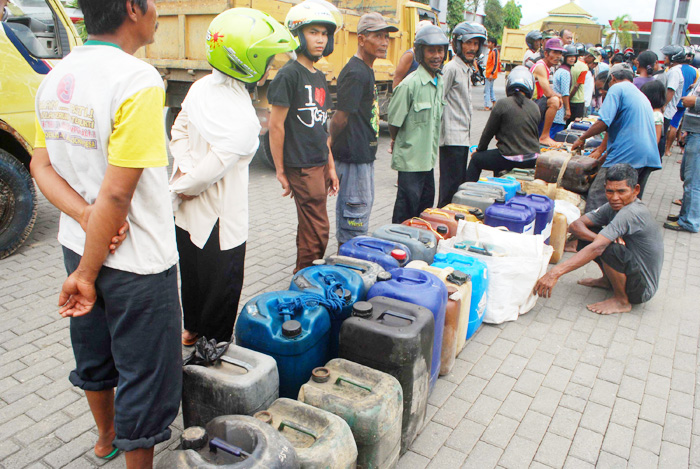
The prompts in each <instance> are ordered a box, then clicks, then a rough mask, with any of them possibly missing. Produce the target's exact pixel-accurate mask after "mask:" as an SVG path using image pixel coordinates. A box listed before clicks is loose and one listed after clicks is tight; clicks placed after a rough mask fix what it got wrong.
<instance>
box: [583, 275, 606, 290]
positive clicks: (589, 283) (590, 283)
mask: <svg viewBox="0 0 700 469" xmlns="http://www.w3.org/2000/svg"><path fill="white" fill-rule="evenodd" d="M577 283H578V284H579V285H583V286H584V287H593V288H603V289H605V290H610V282H608V279H606V278H605V277H600V278H584V279H581V280H579V281H578V282H577Z"/></svg>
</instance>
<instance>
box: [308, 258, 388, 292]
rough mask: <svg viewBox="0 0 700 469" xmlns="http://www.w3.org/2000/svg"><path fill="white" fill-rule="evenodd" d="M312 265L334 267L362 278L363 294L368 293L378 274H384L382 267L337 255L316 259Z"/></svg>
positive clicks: (374, 263)
mask: <svg viewBox="0 0 700 469" xmlns="http://www.w3.org/2000/svg"><path fill="white" fill-rule="evenodd" d="M313 265H336V266H338V267H345V268H346V269H350V270H352V271H353V272H356V273H358V274H359V275H360V277H362V283H364V285H365V292H367V291H369V289H370V288H371V287H372V285H374V282H376V281H377V274H378V273H379V272H384V269H383V268H382V266H380V265H379V264H377V263H376V262H371V261H366V260H364V259H356V258H354V257H347V256H339V255H337V254H333V255H331V256H328V257H326V258H325V259H316V260H315V261H314V262H313Z"/></svg>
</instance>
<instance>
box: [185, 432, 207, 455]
mask: <svg viewBox="0 0 700 469" xmlns="http://www.w3.org/2000/svg"><path fill="white" fill-rule="evenodd" d="M208 440H209V435H207V431H206V430H205V429H204V428H202V427H189V428H186V429H185V431H184V432H182V435H181V436H180V444H181V446H182V449H193V450H195V451H198V450H200V449H202V448H204V447H205V446H206V445H207V441H208Z"/></svg>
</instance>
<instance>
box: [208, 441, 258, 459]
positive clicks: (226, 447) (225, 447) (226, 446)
mask: <svg viewBox="0 0 700 469" xmlns="http://www.w3.org/2000/svg"><path fill="white" fill-rule="evenodd" d="M217 450H221V451H223V452H225V453H228V454H232V455H234V456H238V457H240V458H249V457H250V453H247V452H245V451H243V450H242V449H241V448H239V447H238V446H234V445H232V444H230V443H226V442H225V441H224V440H222V439H221V438H212V439H211V440H209V451H211V452H212V453H216V451H217Z"/></svg>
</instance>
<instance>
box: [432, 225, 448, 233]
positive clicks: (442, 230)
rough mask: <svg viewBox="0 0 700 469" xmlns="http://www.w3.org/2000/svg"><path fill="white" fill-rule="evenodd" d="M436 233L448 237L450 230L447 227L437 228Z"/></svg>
mask: <svg viewBox="0 0 700 469" xmlns="http://www.w3.org/2000/svg"><path fill="white" fill-rule="evenodd" d="M435 231H437V232H438V234H441V235H446V234H447V232H448V231H449V230H448V229H447V227H446V226H445V225H440V226H438V227H437V228H435Z"/></svg>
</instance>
